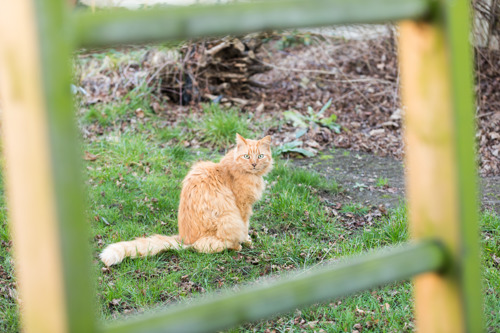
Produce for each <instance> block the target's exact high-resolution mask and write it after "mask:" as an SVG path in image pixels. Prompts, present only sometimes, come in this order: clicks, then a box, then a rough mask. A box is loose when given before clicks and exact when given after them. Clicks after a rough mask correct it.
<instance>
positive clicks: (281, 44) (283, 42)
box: [276, 30, 311, 50]
mask: <svg viewBox="0 0 500 333" xmlns="http://www.w3.org/2000/svg"><path fill="white" fill-rule="evenodd" d="M299 45H305V46H309V45H311V35H310V34H308V33H299V32H298V31H297V30H294V31H293V32H291V33H285V34H282V35H281V39H280V40H279V41H278V42H277V43H276V47H277V48H278V49H280V50H284V49H287V48H290V47H294V46H299Z"/></svg>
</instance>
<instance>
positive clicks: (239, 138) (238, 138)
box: [236, 133, 247, 149]
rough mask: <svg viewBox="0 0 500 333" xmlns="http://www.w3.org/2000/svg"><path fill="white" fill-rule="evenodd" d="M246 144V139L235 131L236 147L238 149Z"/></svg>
mask: <svg viewBox="0 0 500 333" xmlns="http://www.w3.org/2000/svg"><path fill="white" fill-rule="evenodd" d="M246 145H247V140H245V138H244V137H242V136H241V135H239V134H238V133H236V147H237V148H238V149H241V148H243V147H244V146H246Z"/></svg>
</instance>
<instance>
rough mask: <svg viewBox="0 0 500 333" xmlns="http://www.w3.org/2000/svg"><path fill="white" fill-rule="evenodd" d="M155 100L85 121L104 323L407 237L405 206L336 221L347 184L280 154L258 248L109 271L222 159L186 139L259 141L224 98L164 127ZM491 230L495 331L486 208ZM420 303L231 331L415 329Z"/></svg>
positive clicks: (292, 317)
mask: <svg viewBox="0 0 500 333" xmlns="http://www.w3.org/2000/svg"><path fill="white" fill-rule="evenodd" d="M148 98H149V97H148V91H147V89H146V88H138V89H136V90H134V91H132V92H131V93H130V94H129V95H128V96H127V98H126V100H125V101H123V102H119V103H116V102H115V103H110V104H107V105H99V106H97V105H96V106H93V107H91V108H90V109H89V110H87V113H85V112H84V113H83V114H82V116H81V117H82V118H81V119H80V123H81V124H83V125H85V126H90V125H95V124H99V125H100V126H104V127H105V129H106V131H105V133H106V134H105V135H97V136H96V137H95V138H94V139H93V140H90V141H88V142H85V143H84V145H83V150H85V151H88V152H89V153H91V154H94V155H96V156H97V159H96V160H95V161H86V162H85V173H86V179H87V181H86V185H87V193H88V199H87V200H88V212H87V216H88V219H89V224H90V226H91V233H92V241H91V246H92V253H93V261H94V271H95V272H94V273H95V281H96V302H97V309H98V312H99V314H98V315H99V317H100V318H101V319H103V320H113V319H115V318H120V317H123V316H126V315H129V314H131V313H137V312H147V311H150V310H151V309H156V308H158V307H159V306H168V305H170V304H172V303H175V302H179V301H180V302H182V301H187V300H191V299H192V298H193V297H195V296H196V295H199V294H206V293H209V292H217V291H219V290H221V289H229V290H231V289H233V288H236V287H237V286H239V285H242V284H247V283H254V282H255V281H256V280H259V279H261V278H262V277H266V276H270V275H280V274H284V273H288V272H290V271H291V270H294V269H304V268H309V267H314V266H317V265H321V264H323V263H325V262H336V261H338V260H343V259H344V258H345V257H347V256H351V255H358V254H361V253H363V252H366V251H371V250H373V249H377V248H380V247H384V246H394V245H397V244H400V243H402V242H405V241H407V240H408V238H409V236H408V230H407V228H406V225H407V212H406V210H405V208H404V207H403V206H401V207H400V208H397V209H394V210H390V211H389V214H388V215H386V216H383V217H381V218H378V219H376V220H374V221H373V225H371V226H370V227H369V228H368V227H367V228H365V229H362V230H359V231H357V232H355V233H352V232H350V231H349V230H347V229H345V228H344V227H343V226H342V224H341V223H337V222H338V221H337V219H336V217H334V216H331V215H329V214H328V212H327V210H326V209H325V206H324V203H322V200H321V197H324V196H332V195H334V194H335V193H336V192H337V191H338V186H337V184H336V182H335V181H334V180H332V179H328V178H325V177H324V176H323V175H321V174H319V173H316V172H313V171H309V170H306V169H302V168H294V167H291V166H290V164H289V163H288V162H285V161H281V160H278V161H276V165H275V168H274V170H273V172H272V173H271V174H270V175H269V176H268V177H267V183H268V184H267V190H266V192H265V194H264V197H263V198H262V200H261V201H259V202H258V203H257V204H256V205H255V208H254V215H253V216H252V219H251V230H250V233H251V236H252V238H253V243H254V247H253V248H248V247H244V248H243V250H242V251H241V252H234V251H224V252H222V253H219V254H203V253H195V252H193V251H189V250H186V251H180V252H173V251H172V252H166V253H162V254H160V255H158V256H155V257H151V258H143V259H134V260H131V259H126V260H125V261H124V262H123V263H122V264H120V265H118V266H114V267H111V268H110V269H105V268H104V267H103V265H102V263H100V262H99V261H98V254H99V253H100V252H101V251H102V249H103V248H104V246H105V245H107V244H109V243H112V242H117V241H121V240H130V239H133V238H135V237H138V236H142V235H151V234H154V233H160V234H166V235H168V234H176V233H177V206H178V201H179V193H180V189H181V181H182V179H183V177H184V176H185V175H186V174H187V172H188V170H189V167H190V165H192V164H193V163H194V162H195V161H197V160H199V159H209V160H218V159H219V158H220V157H221V155H220V154H219V153H218V152H214V151H213V150H208V149H202V148H200V149H186V148H184V145H183V144H182V141H183V140H184V139H189V138H192V137H193V135H196V136H197V137H199V138H201V139H202V140H203V141H206V142H208V143H209V144H210V145H212V146H214V147H220V148H227V147H228V146H230V145H231V144H232V142H233V140H234V134H235V133H236V132H239V133H240V134H242V135H244V136H245V135H246V136H250V137H252V136H254V137H255V135H252V134H253V133H260V131H259V130H258V129H257V130H256V131H257V132H253V130H255V129H253V130H252V129H251V128H250V127H249V119H250V118H249V117H248V116H247V115H244V114H240V113H239V112H238V111H237V110H235V109H233V110H222V109H220V108H219V107H218V106H210V107H206V109H205V111H204V112H203V113H202V114H201V116H199V119H196V118H195V117H193V118H189V117H188V119H185V121H184V122H182V123H181V125H183V126H185V127H172V126H164V125H160V124H161V123H162V122H163V121H164V119H163V118H162V115H156V114H154V113H152V111H151V108H150V107H149V103H150V101H149V99H148ZM138 108H141V109H142V110H143V111H144V112H145V114H146V117H147V121H137V122H136V123H134V124H129V123H128V122H127V121H128V120H129V118H130V117H133V116H134V114H135V110H136V109H138ZM123 124H125V126H124V125H123ZM0 188H1V189H2V193H3V187H0ZM1 200H2V201H0V241H1V246H0V283H1V284H0V288H1V289H0V290H1V295H2V297H0V331H2V332H16V331H18V330H19V322H18V314H17V306H16V303H15V289H16V287H15V279H14V277H13V267H12V254H11V247H10V243H9V236H8V232H7V226H6V209H5V204H4V201H3V196H2V199H1ZM342 213H352V214H355V215H363V214H366V213H368V208H367V207H364V206H362V205H360V204H357V203H352V204H351V205H344V206H343V208H342ZM481 229H482V245H483V252H482V261H483V265H484V272H483V276H484V280H483V284H484V290H485V292H484V294H485V316H486V325H487V326H486V327H487V328H488V331H490V332H494V331H495V330H496V329H497V328H498V327H500V314H499V311H500V305H499V304H498V298H499V297H500V295H499V288H498V286H499V285H500V274H499V268H498V267H499V266H498V263H497V262H496V260H498V258H499V257H500V252H499V251H500V250H499V249H500V244H499V243H500V217H499V216H498V215H496V214H495V213H492V212H484V213H483V214H482V219H481ZM412 311H413V305H412V286H411V284H410V283H409V282H408V281H403V282H398V283H393V284H390V285H388V286H385V287H382V288H377V289H374V290H370V291H364V292H360V293H357V294H356V295H353V296H351V297H346V298H343V299H340V300H332V301H331V302H327V303H324V304H317V305H314V306H310V307H307V308H303V309H300V310H296V311H293V312H291V313H288V314H283V315H279V316H274V317H272V318H271V319H267V320H263V321H260V322H257V323H249V324H245V325H242V326H240V327H238V328H234V329H232V330H228V332H266V331H273V330H275V331H276V332H283V331H287V330H291V331H300V332H302V331H304V332H319V331H320V330H321V329H323V330H324V331H326V332H344V331H347V332H351V331H353V330H355V329H358V330H359V331H361V330H362V331H363V332H405V331H412V330H413V328H414V319H413V315H412Z"/></svg>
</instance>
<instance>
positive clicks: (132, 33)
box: [72, 0, 432, 47]
mask: <svg viewBox="0 0 500 333" xmlns="http://www.w3.org/2000/svg"><path fill="white" fill-rule="evenodd" d="M431 4H432V1H431V0H349V1H346V0H308V1H304V0H278V1H276V0H275V1H260V2H253V3H233V4H226V5H206V6H190V7H173V6H172V7H167V8H155V9H151V10H141V11H129V10H112V11H110V10H108V11H101V12H98V13H96V14H92V13H91V12H90V11H84V12H76V13H75V16H74V17H73V18H72V20H73V22H74V28H75V30H74V33H75V39H76V41H77V43H78V45H79V46H81V47H92V46H106V45H111V44H123V43H144V42H150V41H160V40H166V39H186V38H193V37H201V36H215V35H225V34H242V33H248V32H253V31H259V30H266V29H283V28H292V27H293V28H300V27H312V26H322V25H332V24H348V23H377V22H386V21H394V20H400V19H420V18H423V17H425V16H427V14H428V13H429V10H430V7H431Z"/></svg>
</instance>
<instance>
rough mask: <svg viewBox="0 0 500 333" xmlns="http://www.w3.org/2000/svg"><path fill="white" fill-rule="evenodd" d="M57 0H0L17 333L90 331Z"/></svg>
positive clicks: (0, 72)
mask: <svg viewBox="0 0 500 333" xmlns="http://www.w3.org/2000/svg"><path fill="white" fill-rule="evenodd" d="M65 5H66V2H63V1H57V0H54V1H51V0H41V1H31V0H17V1H1V2H0V45H1V47H0V89H1V90H0V94H1V95H0V96H1V97H0V98H1V103H2V132H3V151H4V156H5V161H6V163H5V174H6V190H7V202H8V207H9V223H10V228H11V231H12V239H13V246H14V255H15V259H16V260H15V267H16V276H17V281H18V287H19V291H20V299H21V305H20V309H21V324H22V328H23V331H24V332H50V333H58V332H69V331H71V332H93V331H94V320H93V317H94V312H93V298H92V288H91V285H92V283H91V281H90V280H91V274H90V265H89V263H90V262H89V261H90V260H89V252H88V251H87V247H88V244H87V243H88V239H87V237H86V235H87V225H86V223H85V220H84V218H83V205H82V203H83V192H82V184H81V177H80V174H79V160H80V154H79V153H78V151H77V150H76V147H77V145H76V140H75V138H76V135H75V134H76V132H75V122H74V119H73V116H74V114H73V111H72V101H71V93H70V83H71V81H70V78H71V74H70V69H71V63H70V50H71V48H70V46H71V43H70V39H69V38H68V32H69V29H67V27H68V26H67V25H66V22H65V17H66V15H65V9H66V8H65V7H64V6H65Z"/></svg>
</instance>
